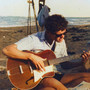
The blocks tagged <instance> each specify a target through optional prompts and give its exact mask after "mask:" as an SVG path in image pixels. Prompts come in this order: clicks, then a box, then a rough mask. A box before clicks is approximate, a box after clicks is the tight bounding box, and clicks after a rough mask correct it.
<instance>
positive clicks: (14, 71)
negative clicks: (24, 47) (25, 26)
mask: <svg viewBox="0 0 90 90" xmlns="http://www.w3.org/2000/svg"><path fill="white" fill-rule="evenodd" d="M26 52H27V53H30V52H29V51H26ZM34 54H36V55H38V56H40V57H42V58H47V60H51V59H54V58H56V56H55V54H54V53H53V52H52V51H51V50H45V51H42V52H39V53H34ZM33 67H34V70H35V66H34V65H33V63H32V62H30V60H18V59H12V58H9V59H8V61H7V74H8V77H9V80H10V81H11V83H12V84H13V85H14V86H15V87H16V88H19V89H32V88H34V87H36V86H37V85H38V84H39V83H40V81H41V80H42V78H45V77H53V76H54V72H49V73H46V74H44V75H43V76H42V78H40V79H39V80H38V81H36V82H34V73H33V69H32V68H33Z"/></svg>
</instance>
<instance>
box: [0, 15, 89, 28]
mask: <svg viewBox="0 0 90 90" xmlns="http://www.w3.org/2000/svg"><path fill="white" fill-rule="evenodd" d="M65 18H66V19H67V21H68V22H69V25H90V17H65ZM27 20H28V17H25V16H0V27H17V26H27V25H28V24H27ZM34 25H35V19H34V17H31V26H34Z"/></svg>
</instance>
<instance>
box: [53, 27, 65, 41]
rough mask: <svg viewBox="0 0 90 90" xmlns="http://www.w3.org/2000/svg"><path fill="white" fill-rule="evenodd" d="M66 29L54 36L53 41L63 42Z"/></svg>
mask: <svg viewBox="0 0 90 90" xmlns="http://www.w3.org/2000/svg"><path fill="white" fill-rule="evenodd" d="M65 33H66V29H65V30H63V31H62V30H59V31H57V32H56V33H54V34H53V39H54V40H55V41H57V42H62V41H63V39H64V37H65Z"/></svg>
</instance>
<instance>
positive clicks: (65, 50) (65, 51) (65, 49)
mask: <svg viewBox="0 0 90 90" xmlns="http://www.w3.org/2000/svg"><path fill="white" fill-rule="evenodd" d="M63 46H64V53H63V54H64V56H68V53H67V47H66V43H65V40H64V43H63Z"/></svg>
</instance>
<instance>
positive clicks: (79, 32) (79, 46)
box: [0, 25, 90, 90]
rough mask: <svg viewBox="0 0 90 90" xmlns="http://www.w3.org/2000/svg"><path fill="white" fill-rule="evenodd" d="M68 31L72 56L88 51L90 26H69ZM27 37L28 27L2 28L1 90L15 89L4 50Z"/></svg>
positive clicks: (0, 38) (0, 49)
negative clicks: (9, 78) (7, 67)
mask: <svg viewBox="0 0 90 90" xmlns="http://www.w3.org/2000/svg"><path fill="white" fill-rule="evenodd" d="M39 29H40V28H39ZM39 31H40V30H39ZM67 31H68V32H67V34H66V37H65V40H66V44H67V48H68V53H69V54H70V55H73V54H78V53H81V52H82V51H83V50H87V49H88V48H87V43H88V42H90V25H76V26H75V25H71V26H68V28H67ZM31 32H32V33H35V32H37V31H36V28H35V26H32V28H31ZM25 36H27V27H26V26H23V27H0V90H9V89H10V88H11V87H13V86H12V84H11V83H10V81H9V80H8V77H7V74H6V61H7V57H6V56H5V55H3V54H2V49H3V48H4V47H6V46H7V45H10V44H13V43H15V42H17V41H18V40H20V39H21V38H23V37H25ZM89 86H90V85H89ZM88 90H89V89H88Z"/></svg>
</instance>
